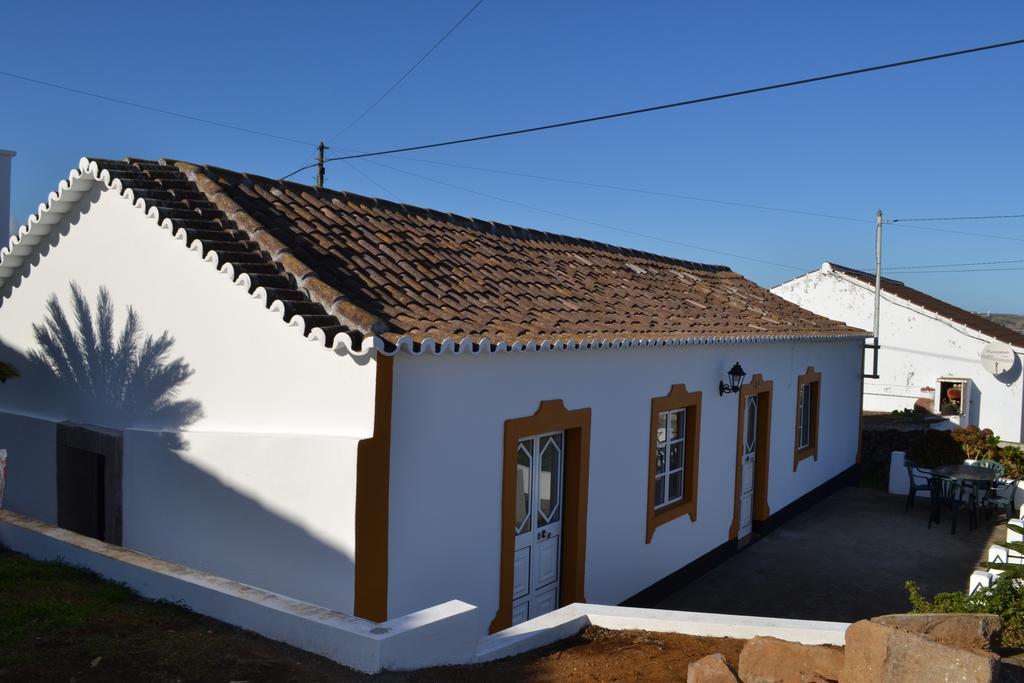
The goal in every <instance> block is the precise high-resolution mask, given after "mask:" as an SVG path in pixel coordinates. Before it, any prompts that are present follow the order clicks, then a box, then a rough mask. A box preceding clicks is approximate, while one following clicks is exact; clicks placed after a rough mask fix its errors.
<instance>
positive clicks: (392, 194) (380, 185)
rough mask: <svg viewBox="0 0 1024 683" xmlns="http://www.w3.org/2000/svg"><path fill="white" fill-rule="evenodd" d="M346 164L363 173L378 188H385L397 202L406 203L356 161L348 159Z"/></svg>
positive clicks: (385, 191)
mask: <svg viewBox="0 0 1024 683" xmlns="http://www.w3.org/2000/svg"><path fill="white" fill-rule="evenodd" d="M345 164H346V165H347V166H348V167H349V168H351V169H352V170H353V171H355V172H356V173H358V174H359V175H361V176H363V177H364V178H366V180H367V181H369V182H370V183H371V184H373V185H375V186H376V187H378V188H380V189H381V190H383V191H384V193H385V194H387V195H388V196H390V197H391V198H392V199H394V200H395V201H396V202H398V203H399V204H404V203H405V202H403V201H402V199H401V198H400V197H399V196H398V195H397V194H395V193H394V192H392V191H391V190H389V189H388V188H387V187H385V186H384V185H382V184H381V183H379V182H377V181H376V180H374V178H373V177H372V176H371V175H370V174H369V173H366V172H365V171H364V170H363V169H361V168H359V167H358V166H357V165H356V164H355V163H353V162H351V161H346V162H345Z"/></svg>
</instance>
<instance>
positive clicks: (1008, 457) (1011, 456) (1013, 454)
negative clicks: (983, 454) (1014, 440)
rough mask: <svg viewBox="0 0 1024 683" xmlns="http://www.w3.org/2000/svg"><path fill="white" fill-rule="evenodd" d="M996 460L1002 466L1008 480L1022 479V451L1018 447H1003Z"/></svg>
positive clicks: (1023, 467)
mask: <svg viewBox="0 0 1024 683" xmlns="http://www.w3.org/2000/svg"><path fill="white" fill-rule="evenodd" d="M996 460H998V461H999V462H1001V463H1002V464H1003V467H1004V468H1005V469H1006V476H1007V477H1009V478H1010V479H1024V450H1021V449H1020V447H1019V446H1004V447H1003V448H1000V449H999V455H998V456H997V457H996Z"/></svg>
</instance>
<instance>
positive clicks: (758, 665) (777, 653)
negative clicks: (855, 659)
mask: <svg viewBox="0 0 1024 683" xmlns="http://www.w3.org/2000/svg"><path fill="white" fill-rule="evenodd" d="M842 671H843V651H842V650H840V649H839V648H835V647H829V646H827V645H803V644H801V643H791V642H789V641H787V640H779V639H778V638H770V637H758V638H751V639H750V640H749V641H747V644H746V645H744V646H743V650H742V651H741V652H740V670H739V674H740V680H741V681H743V683H809V682H810V681H838V680H839V676H840V675H841V673H842Z"/></svg>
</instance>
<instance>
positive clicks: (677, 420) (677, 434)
mask: <svg viewBox="0 0 1024 683" xmlns="http://www.w3.org/2000/svg"><path fill="white" fill-rule="evenodd" d="M669 433H670V434H671V435H672V437H671V438H673V439H681V438H683V436H685V435H686V411H685V410H679V411H676V412H674V413H672V419H671V424H670V426H669Z"/></svg>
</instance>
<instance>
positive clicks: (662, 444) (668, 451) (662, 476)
mask: <svg viewBox="0 0 1024 683" xmlns="http://www.w3.org/2000/svg"><path fill="white" fill-rule="evenodd" d="M687 410H688V408H675V409H673V410H663V411H660V412H659V413H658V423H659V424H660V423H661V418H662V416H665V433H666V436H667V435H668V428H669V424H671V421H672V416H673V415H679V430H680V433H679V434H678V435H677V436H676V438H674V439H668V440H666V441H661V440H659V441H657V443H656V444H655V450H654V453H655V461H654V486H655V487H660V488H661V491H662V496H663V499H662V502H661V503H660V504H656V505H655V506H654V509H655V510H661V509H663V508H665V507H668V506H670V505H674V504H675V503H680V502H682V500H683V499H684V498H685V497H686V411H687ZM659 436H660V435H659ZM675 444H679V467H676V468H673V467H672V446H673V445H675ZM662 448H664V449H665V471H664V472H658V461H657V453H658V451H659V450H660V449H662ZM676 473H678V474H679V495H678V496H677V497H675V498H670V497H669V494H668V492H669V483H668V482H669V478H670V477H671V475H673V474H676ZM655 500H657V496H655Z"/></svg>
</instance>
